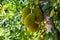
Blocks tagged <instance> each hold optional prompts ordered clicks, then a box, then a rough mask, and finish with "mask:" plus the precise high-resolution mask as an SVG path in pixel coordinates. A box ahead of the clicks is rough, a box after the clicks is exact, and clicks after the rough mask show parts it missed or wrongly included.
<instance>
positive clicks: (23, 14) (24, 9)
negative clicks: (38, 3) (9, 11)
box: [22, 7, 30, 24]
mask: <svg viewBox="0 0 60 40" xmlns="http://www.w3.org/2000/svg"><path fill="white" fill-rule="evenodd" d="M29 13H30V8H29V7H25V8H23V10H22V23H23V24H24V20H25V17H26V16H27V15H28V14H29Z"/></svg>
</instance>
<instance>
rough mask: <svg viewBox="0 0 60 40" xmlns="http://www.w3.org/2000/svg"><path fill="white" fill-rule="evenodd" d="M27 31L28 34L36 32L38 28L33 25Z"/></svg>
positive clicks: (36, 25)
mask: <svg viewBox="0 0 60 40" xmlns="http://www.w3.org/2000/svg"><path fill="white" fill-rule="evenodd" d="M28 29H29V31H30V32H36V31H37V30H38V29H39V26H38V24H35V23H34V24H33V25H30V26H29V27H28Z"/></svg>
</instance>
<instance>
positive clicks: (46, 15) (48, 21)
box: [38, 0, 57, 38]
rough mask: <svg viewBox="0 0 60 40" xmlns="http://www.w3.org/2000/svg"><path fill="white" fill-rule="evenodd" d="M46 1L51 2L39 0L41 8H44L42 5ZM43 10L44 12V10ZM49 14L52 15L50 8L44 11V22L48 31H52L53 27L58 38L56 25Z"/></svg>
mask: <svg viewBox="0 0 60 40" xmlns="http://www.w3.org/2000/svg"><path fill="white" fill-rule="evenodd" d="M45 3H49V0H38V4H39V6H40V8H42V6H43V5H44V4H45ZM41 10H42V9H41ZM42 12H43V10H42ZM49 15H50V8H49V9H47V10H46V11H44V12H43V16H44V24H45V28H46V29H47V31H46V33H49V32H51V31H52V30H51V29H53V30H54V33H53V34H54V36H55V37H56V38H57V31H56V28H55V25H54V23H53V21H52V19H51V18H50V16H49Z"/></svg>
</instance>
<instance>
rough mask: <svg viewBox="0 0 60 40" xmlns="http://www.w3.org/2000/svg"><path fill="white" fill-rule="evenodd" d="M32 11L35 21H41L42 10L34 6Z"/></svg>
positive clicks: (38, 22)
mask: <svg viewBox="0 0 60 40" xmlns="http://www.w3.org/2000/svg"><path fill="white" fill-rule="evenodd" d="M32 12H33V13H34V14H35V20H36V21H35V23H36V24H40V23H41V22H42V21H43V16H42V12H41V10H40V9H39V8H34V9H33V10H32Z"/></svg>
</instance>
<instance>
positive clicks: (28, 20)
mask: <svg viewBox="0 0 60 40" xmlns="http://www.w3.org/2000/svg"><path fill="white" fill-rule="evenodd" d="M34 21H35V15H34V14H33V13H30V14H28V15H27V16H26V18H25V20H24V25H25V26H26V27H29V26H30V25H32V24H34Z"/></svg>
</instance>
